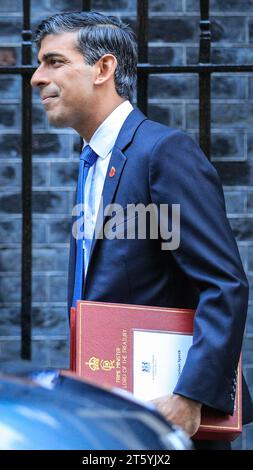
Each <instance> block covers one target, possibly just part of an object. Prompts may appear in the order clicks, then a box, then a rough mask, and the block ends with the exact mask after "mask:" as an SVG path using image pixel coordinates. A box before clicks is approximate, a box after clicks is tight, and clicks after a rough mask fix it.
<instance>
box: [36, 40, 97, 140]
mask: <svg viewBox="0 0 253 470" xmlns="http://www.w3.org/2000/svg"><path fill="white" fill-rule="evenodd" d="M76 37H77V33H76V32H74V33H62V34H57V35H53V34H50V35H48V36H45V38H44V39H43V40H42V42H41V47H40V51H39V54H38V61H39V64H40V65H39V67H38V69H37V70H36V72H35V73H34V74H33V76H32V79H31V84H32V86H34V87H39V89H40V96H41V100H42V103H43V106H44V108H45V110H46V112H47V116H48V119H49V122H50V123H51V124H53V125H54V126H56V127H72V128H73V129H75V130H77V131H78V130H79V129H80V125H81V123H83V122H84V120H85V119H89V116H90V113H91V112H92V109H94V95H95V91H94V86H93V83H94V80H93V79H94V66H90V65H87V64H85V62H84V57H83V55H82V54H81V53H80V52H78V51H77V50H76V48H75V45H76Z"/></svg>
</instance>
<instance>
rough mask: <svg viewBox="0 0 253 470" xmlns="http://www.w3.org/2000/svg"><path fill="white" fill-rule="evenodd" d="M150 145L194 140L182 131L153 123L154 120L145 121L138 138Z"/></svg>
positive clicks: (140, 127)
mask: <svg viewBox="0 0 253 470" xmlns="http://www.w3.org/2000/svg"><path fill="white" fill-rule="evenodd" d="M143 136H145V140H147V141H149V142H150V143H153V144H154V143H156V142H158V141H163V139H164V140H165V141H166V139H168V140H174V139H175V140H178V141H185V140H189V139H190V140H192V138H191V136H190V135H189V134H187V133H186V132H184V131H183V130H181V129H178V128H174V127H169V126H166V125H165V124H161V123H160V122H157V121H153V120H152V119H145V120H144V121H143V122H142V123H141V125H140V126H139V129H138V132H137V135H136V137H137V138H138V137H139V138H143Z"/></svg>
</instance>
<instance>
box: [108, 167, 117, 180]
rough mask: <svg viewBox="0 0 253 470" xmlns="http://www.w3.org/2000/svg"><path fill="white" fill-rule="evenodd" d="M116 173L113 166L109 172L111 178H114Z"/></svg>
mask: <svg viewBox="0 0 253 470" xmlns="http://www.w3.org/2000/svg"><path fill="white" fill-rule="evenodd" d="M115 173H116V168H114V166H112V167H111V169H110V173H109V176H110V178H113V177H114V176H115Z"/></svg>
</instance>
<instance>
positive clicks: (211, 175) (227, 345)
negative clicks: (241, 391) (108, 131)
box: [68, 109, 250, 416]
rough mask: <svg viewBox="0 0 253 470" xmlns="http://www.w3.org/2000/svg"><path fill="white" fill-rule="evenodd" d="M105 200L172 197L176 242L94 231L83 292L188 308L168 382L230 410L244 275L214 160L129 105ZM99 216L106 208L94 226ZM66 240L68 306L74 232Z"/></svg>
mask: <svg viewBox="0 0 253 470" xmlns="http://www.w3.org/2000/svg"><path fill="white" fill-rule="evenodd" d="M112 166H113V167H114V168H115V169H116V172H115V175H114V177H110V176H109V172H110V169H111V167H112ZM112 202H114V203H118V204H120V205H121V206H122V207H123V208H126V207H127V205H128V204H138V203H142V204H144V205H145V206H147V205H148V204H150V203H154V204H156V205H158V206H159V205H160V204H168V205H169V206H170V207H171V206H172V204H180V207H181V218H180V222H181V225H180V227H181V237H180V245H179V247H178V249H176V250H174V251H163V250H161V238H160V239H158V240H152V239H148V238H147V239H141V240H140V239H139V240H138V239H135V240H133V239H132V240H127V239H113V240H109V239H106V238H104V239H97V240H93V244H92V250H91V257H90V262H89V267H88V272H87V276H86V281H85V285H84V292H83V298H84V299H86V300H95V301H103V302H119V303H130V304H131V303H132V304H141V305H156V306H161V307H179V308H180V307H182V308H183V307H185V308H195V309H196V316H195V321H194V336H193V345H192V347H191V348H190V350H189V353H188V356H187V360H186V364H185V366H184V368H183V371H182V373H181V376H180V378H179V381H178V383H177V386H176V388H175V390H174V392H175V393H177V394H180V395H183V396H186V397H188V398H191V399H193V400H196V401H199V402H201V403H203V404H205V405H208V406H210V407H213V408H216V409H218V410H221V411H223V412H225V413H230V414H232V413H233V408H234V398H235V384H236V369H237V364H238V359H239V355H240V351H241V345H242V338H243V331H244V325H245V319H246V313H247V305H248V283H247V279H246V277H245V274H244V271H243V267H242V264H241V261H240V257H239V253H238V249H237V245H236V243H235V240H234V237H233V234H232V231H231V228H230V225H229V223H228V220H227V218H226V213H225V203H224V196H223V191H222V187H221V184H220V181H219V177H218V175H217V172H216V170H215V168H214V167H213V165H212V164H211V163H210V162H209V161H208V159H207V158H206V156H205V155H204V154H203V153H202V151H201V150H200V148H199V147H198V146H197V144H196V143H195V142H194V141H193V140H192V139H191V138H190V137H189V136H187V135H186V134H184V133H183V132H181V131H179V130H175V129H171V128H168V127H166V126H164V125H161V124H159V123H157V122H154V121H151V120H149V119H147V117H146V116H144V115H143V114H142V113H141V111H140V110H138V109H134V110H133V111H132V112H131V113H130V115H129V116H128V117H127V119H126V121H125V123H124V124H123V126H122V128H121V130H120V133H119V135H118V138H117V141H116V143H115V146H114V148H113V152H112V156H111V160H110V163H109V167H108V172H107V176H106V179H105V183H104V188H103V203H104V207H106V206H107V204H109V203H112ZM125 217H126V218H127V212H126V214H125ZM134 220H135V219H134ZM107 221H108V216H105V217H104V220H103V223H101V227H100V228H103V224H105V223H106V222H107ZM98 231H99V230H98ZM70 248H71V249H70V264H69V288H68V297H69V299H68V300H69V306H70V305H71V300H72V295H73V284H74V271H75V241H74V239H73V237H72V240H71V247H70ZM246 394H247V392H246ZM247 397H248V394H247ZM246 401H247V403H248V405H249V403H250V402H249V400H248V399H247V400H246ZM249 406H250V405H249ZM246 408H247V406H246ZM248 416H249V414H248Z"/></svg>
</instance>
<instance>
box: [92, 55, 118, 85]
mask: <svg viewBox="0 0 253 470" xmlns="http://www.w3.org/2000/svg"><path fill="white" fill-rule="evenodd" d="M116 67H117V59H116V57H115V56H114V55H112V54H105V55H103V57H101V58H100V59H99V60H98V61H97V62H96V64H95V80H94V85H102V84H103V83H105V82H107V81H109V80H110V79H111V78H112V77H114V73H115V70H116Z"/></svg>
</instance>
